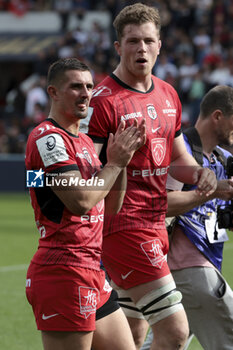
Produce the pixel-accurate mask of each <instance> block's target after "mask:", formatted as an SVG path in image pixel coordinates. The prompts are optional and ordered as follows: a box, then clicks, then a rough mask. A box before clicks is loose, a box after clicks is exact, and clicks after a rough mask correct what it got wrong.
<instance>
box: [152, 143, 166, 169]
mask: <svg viewBox="0 0 233 350" xmlns="http://www.w3.org/2000/svg"><path fill="white" fill-rule="evenodd" d="M151 152H152V156H153V159H154V162H155V164H157V165H158V166H160V165H161V163H162V161H163V160H164V157H165V154H166V139H165V138H157V139H152V140H151Z"/></svg>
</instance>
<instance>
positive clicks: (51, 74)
mask: <svg viewBox="0 0 233 350" xmlns="http://www.w3.org/2000/svg"><path fill="white" fill-rule="evenodd" d="M69 70H78V71H89V72H91V70H90V68H89V67H88V66H87V65H86V64H85V63H84V62H81V61H79V60H78V59H77V58H61V59H60V60H58V61H56V62H54V63H53V64H51V66H50V67H49V70H48V76H47V83H48V85H50V84H56V83H58V81H59V80H60V79H61V78H62V76H63V75H64V73H65V72H66V71H69Z"/></svg>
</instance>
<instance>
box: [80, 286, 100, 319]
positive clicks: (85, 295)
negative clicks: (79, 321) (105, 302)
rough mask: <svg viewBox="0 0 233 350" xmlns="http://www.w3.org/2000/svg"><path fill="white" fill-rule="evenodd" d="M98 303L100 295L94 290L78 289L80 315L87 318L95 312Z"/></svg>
mask: <svg viewBox="0 0 233 350" xmlns="http://www.w3.org/2000/svg"><path fill="white" fill-rule="evenodd" d="M99 301H100V293H99V290H98V289H96V288H90V287H79V305H80V313H81V314H82V315H84V316H85V318H88V317H89V316H90V315H91V314H94V313H95V312H96V306H97V304H98V303H99Z"/></svg>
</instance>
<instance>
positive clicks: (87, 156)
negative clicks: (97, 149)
mask: <svg viewBox="0 0 233 350" xmlns="http://www.w3.org/2000/svg"><path fill="white" fill-rule="evenodd" d="M82 151H83V155H84V157H85V158H86V160H87V161H88V163H89V164H91V163H92V158H91V156H90V154H89V153H88V150H87V149H86V147H83V149H82Z"/></svg>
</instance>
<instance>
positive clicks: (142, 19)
mask: <svg viewBox="0 0 233 350" xmlns="http://www.w3.org/2000/svg"><path fill="white" fill-rule="evenodd" d="M146 22H152V23H154V24H155V26H156V28H157V29H158V34H159V32H160V29H161V19H160V15H159V11H158V9H156V8H155V7H151V6H147V5H144V4H141V3H136V4H134V5H129V6H126V7H124V8H123V9H122V10H121V11H120V12H119V14H118V15H117V16H116V18H115V20H114V22H113V26H114V28H115V30H116V35H117V39H118V40H119V41H120V40H121V38H122V37H123V31H124V28H125V26H126V25H128V24H136V25H141V24H143V23H146Z"/></svg>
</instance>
